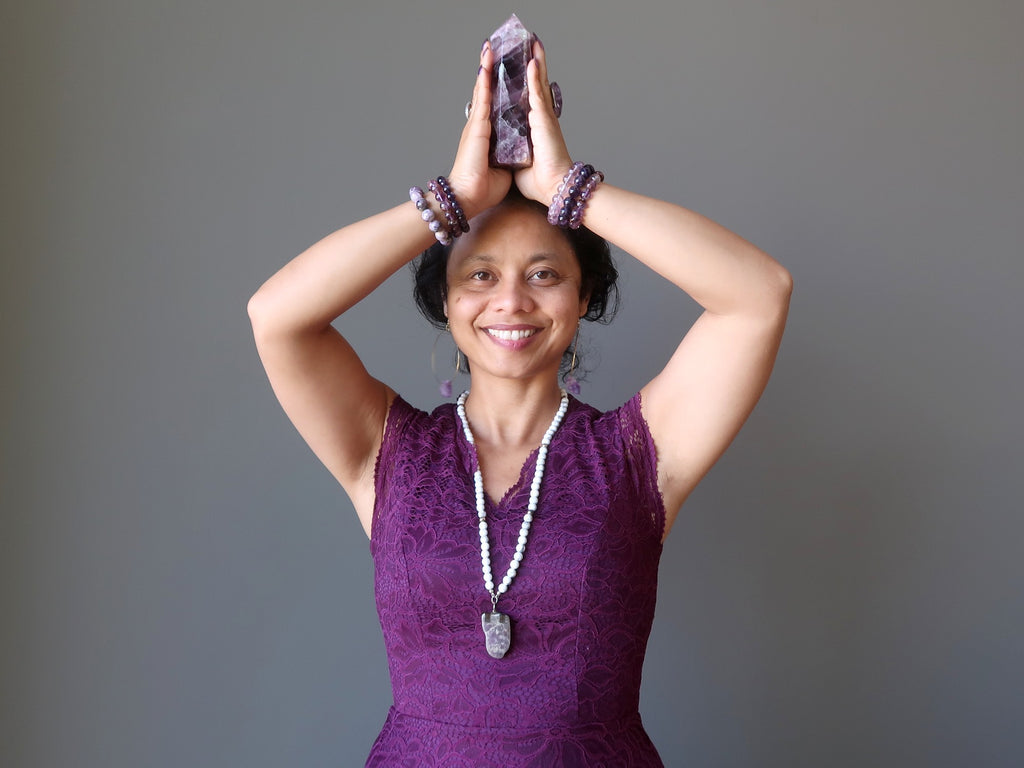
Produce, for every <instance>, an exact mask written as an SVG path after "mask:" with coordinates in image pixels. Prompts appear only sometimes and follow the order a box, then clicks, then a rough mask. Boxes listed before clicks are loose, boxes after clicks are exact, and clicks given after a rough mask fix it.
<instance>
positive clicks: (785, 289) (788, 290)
mask: <svg viewBox="0 0 1024 768" xmlns="http://www.w3.org/2000/svg"><path fill="white" fill-rule="evenodd" d="M777 290H778V292H779V296H780V297H782V300H783V301H784V302H785V303H786V304H789V297H790V296H792V295H793V275H792V274H790V271H789V270H788V269H786V268H785V267H784V266H782V265H781V264H780V265H779V268H778V288H777Z"/></svg>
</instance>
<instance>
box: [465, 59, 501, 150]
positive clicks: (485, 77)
mask: <svg viewBox="0 0 1024 768" xmlns="http://www.w3.org/2000/svg"><path fill="white" fill-rule="evenodd" d="M493 62H494V53H493V52H492V51H491V46H490V44H485V45H484V50H483V51H482V52H481V54H480V68H479V69H477V72H476V82H475V83H474V84H473V97H472V100H471V101H470V110H469V118H468V119H467V120H466V125H465V126H464V127H463V129H462V139H463V141H465V140H466V139H467V138H469V137H476V138H479V137H483V138H488V139H489V137H490V128H491V122H490V114H491V65H492V64H493Z"/></svg>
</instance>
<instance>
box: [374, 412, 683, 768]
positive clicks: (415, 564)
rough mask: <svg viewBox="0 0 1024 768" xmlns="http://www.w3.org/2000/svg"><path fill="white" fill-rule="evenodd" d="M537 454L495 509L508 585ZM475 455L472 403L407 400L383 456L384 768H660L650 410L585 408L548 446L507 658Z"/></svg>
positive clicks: (658, 524) (513, 592) (656, 506)
mask: <svg viewBox="0 0 1024 768" xmlns="http://www.w3.org/2000/svg"><path fill="white" fill-rule="evenodd" d="M536 456H537V453H536V451H534V453H533V454H532V455H531V456H530V458H529V459H528V460H527V461H526V464H525V465H524V466H523V469H522V472H521V474H520V477H519V481H518V482H517V483H516V484H515V485H514V486H513V487H512V488H511V489H509V491H508V493H507V494H506V495H505V497H504V498H503V499H501V501H500V502H499V503H497V504H494V503H492V502H491V500H489V499H488V501H487V505H488V509H487V515H488V521H489V523H490V536H491V554H492V560H493V564H492V567H493V569H494V574H495V579H496V580H497V579H500V578H501V576H502V575H504V573H505V570H506V568H507V567H508V562H509V559H510V558H511V555H512V552H513V551H514V550H515V545H516V539H517V538H518V536H519V526H520V523H521V521H522V515H523V512H524V511H525V509H526V505H527V503H528V501H529V491H530V480H531V479H532V477H533V470H534V462H535V460H536ZM473 467H474V464H473V454H472V449H471V447H470V446H469V445H468V444H467V443H466V439H465V436H464V435H463V434H462V429H461V425H460V424H459V421H458V416H457V415H456V413H455V407H454V405H452V404H446V405H442V406H440V407H438V408H437V409H436V410H435V411H434V412H433V413H431V414H428V413H425V412H423V411H420V410H417V409H415V408H413V407H412V406H410V405H409V404H408V403H406V402H405V401H404V400H402V399H401V398H397V399H396V400H395V402H394V405H393V406H392V408H391V411H390V413H389V416H388V423H387V428H386V431H385V435H384V442H383V445H382V446H381V449H380V454H379V456H378V458H377V468H376V480H375V482H376V494H377V495H376V508H375V510H374V519H373V527H372V531H371V543H370V551H371V552H372V554H373V559H374V565H375V584H376V595H377V611H378V614H379V616H380V623H381V627H382V628H383V631H384V641H385V645H386V647H387V655H388V663H389V666H390V672H391V685H392V689H393V693H394V700H395V703H394V706H393V707H391V709H390V711H389V713H388V716H387V721H386V722H385V723H384V728H383V730H382V731H381V734H380V736H379V737H378V738H377V741H376V742H375V743H374V745H373V749H372V751H371V753H370V757H369V760H368V761H367V763H366V765H367V766H387V767H388V768H392V767H394V766H403V767H406V766H407V767H408V768H431V767H434V766H436V767H437V768H442V766H443V768H461V767H462V766H465V767H466V768H489V767H490V766H495V767H497V766H501V768H525V767H526V766H530V767H531V768H596V767H598V766H600V767H601V768H618V767H619V766H621V767H622V768H626V767H628V768H647V767H648V766H661V765H662V762H661V759H660V758H659V757H658V753H657V751H655V749H654V746H653V745H652V744H651V741H650V739H649V738H648V737H647V734H646V733H645V731H644V728H643V725H642V724H641V722H640V715H639V712H638V705H639V699H640V674H641V669H642V667H643V661H644V653H645V651H646V648H647V637H648V635H649V633H650V629H651V622H652V620H653V618H654V603H655V591H656V588H657V575H658V560H659V558H660V555H661V541H660V539H661V532H662V530H663V528H664V518H665V515H664V506H663V504H662V501H661V496H660V494H659V493H658V488H657V472H656V460H655V451H654V444H653V441H652V440H651V436H650V431H649V430H648V428H647V424H646V423H645V422H644V420H643V417H642V416H641V414H640V396H639V395H636V396H635V397H633V399H631V400H630V401H629V402H627V403H626V404H625V405H623V406H622V407H621V408H619V409H617V410H614V411H609V412H608V413H601V412H599V411H597V410H596V409H594V408H592V407H591V406H588V405H585V404H583V403H581V402H580V401H578V400H576V399H573V398H570V404H569V410H568V412H567V413H566V415H565V419H564V421H563V422H562V425H561V426H560V427H559V429H558V432H557V433H556V434H555V437H554V439H553V440H552V442H551V446H550V448H549V453H548V459H547V465H546V471H545V473H544V481H543V486H542V488H541V494H540V506H539V508H538V510H537V512H536V514H535V516H534V521H533V526H532V528H531V530H530V543H529V547H528V548H527V551H526V557H525V558H524V560H523V563H522V566H521V567H520V569H519V572H518V574H517V575H516V578H515V581H513V582H512V586H511V587H510V588H509V591H508V592H507V593H506V594H504V595H503V596H502V597H501V600H500V601H499V603H498V610H499V611H502V612H503V613H506V614H508V615H509V616H510V617H511V620H512V647H511V649H510V650H509V652H508V653H507V654H506V655H505V657H504V658H502V659H494V658H491V657H490V656H489V655H488V654H487V651H486V649H485V647H484V635H483V631H482V629H481V627H480V614H481V613H483V612H484V611H490V610H491V599H490V596H489V595H488V594H487V591H486V590H485V589H484V585H483V577H482V576H481V573H480V538H479V533H478V531H477V520H476V502H475V496H474V491H473Z"/></svg>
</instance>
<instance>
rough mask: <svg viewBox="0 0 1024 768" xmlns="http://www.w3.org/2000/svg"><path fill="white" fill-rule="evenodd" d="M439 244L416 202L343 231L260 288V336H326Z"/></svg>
mask: <svg viewBox="0 0 1024 768" xmlns="http://www.w3.org/2000/svg"><path fill="white" fill-rule="evenodd" d="M433 242H434V236H433V235H432V233H431V232H430V230H429V229H427V226H426V224H425V223H424V222H423V220H422V219H421V217H420V213H419V211H417V210H416V208H415V206H414V205H413V204H412V203H411V202H406V203H403V204H402V205H399V206H397V207H395V208H392V209H390V210H387V211H384V212H382V213H379V214H377V215H375V216H371V217H370V218H368V219H364V220H362V221H358V222H356V223H355V224H351V225H349V226H347V227H344V228H343V229H339V230H338V231H336V232H333V233H332V234H330V235H328V236H327V237H325V238H324V239H323V240H320V241H319V242H318V243H316V244H314V245H313V246H311V247H310V248H308V249H307V250H306V251H304V252H303V253H301V254H300V255H299V256H296V257H295V258H294V259H292V260H291V261H290V262H288V263H287V264H286V265H285V266H284V267H282V268H281V269H280V270H279V271H278V272H277V273H276V274H274V275H273V277H271V278H270V279H269V280H267V282H266V283H264V284H263V286H262V287H260V289H259V290H258V291H257V292H256V294H255V295H254V296H253V297H252V299H250V301H249V315H250V317H251V318H252V322H253V326H254V328H255V329H256V332H257V333H258V334H260V333H263V334H289V333H307V332H313V333H316V332H320V331H322V330H324V329H326V328H327V327H328V326H329V325H330V324H331V322H332V321H333V320H334V319H335V318H337V317H338V316H339V315H341V314H343V313H344V312H345V311H347V310H348V309H350V308H351V307H353V306H354V305H355V304H357V303H358V302H360V301H362V300H363V299H364V298H366V296H368V295H369V294H370V293H372V292H373V291H374V290H375V289H376V288H377V287H378V286H380V284H381V283H383V282H384V281H385V280H386V279H387V278H388V277H390V276H391V275H392V274H394V273H395V272H396V271H397V270H398V269H400V268H401V267H402V266H403V265H404V264H406V263H408V262H409V261H410V260H411V259H413V258H414V257H415V256H416V255H417V254H419V253H420V252H422V251H423V250H424V249H425V248H427V247H428V246H429V245H430V244H431V243H433Z"/></svg>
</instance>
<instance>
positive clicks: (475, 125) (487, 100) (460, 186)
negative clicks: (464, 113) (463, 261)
mask: <svg viewBox="0 0 1024 768" xmlns="http://www.w3.org/2000/svg"><path fill="white" fill-rule="evenodd" d="M493 67H494V52H493V51H492V50H491V44H490V42H487V43H486V44H485V45H484V48H483V50H482V51H481V52H480V69H479V70H478V71H477V74H476V85H475V86H474V87H473V101H472V105H473V106H472V109H471V110H470V113H469V119H468V120H467V121H466V127H465V128H463V129H462V138H461V139H460V140H459V150H458V152H457V153H456V154H455V163H454V164H453V165H452V170H451V173H450V174H448V180H449V181H450V182H451V185H452V191H453V192H455V194H456V196H457V197H458V199H459V203H460V204H461V205H462V210H463V211H464V212H465V214H466V216H467V217H468V218H473V216H475V215H476V214H478V213H480V212H482V211H485V210H487V209H488V208H492V207H494V206H495V205H497V204H498V203H500V202H501V201H502V200H503V199H504V197H505V195H506V193H507V192H508V190H509V187H510V186H511V185H512V174H511V173H510V172H509V171H508V170H506V169H504V168H491V167H490V164H489V163H488V152H489V150H490V142H491V70H492V68H493Z"/></svg>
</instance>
